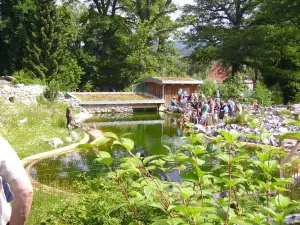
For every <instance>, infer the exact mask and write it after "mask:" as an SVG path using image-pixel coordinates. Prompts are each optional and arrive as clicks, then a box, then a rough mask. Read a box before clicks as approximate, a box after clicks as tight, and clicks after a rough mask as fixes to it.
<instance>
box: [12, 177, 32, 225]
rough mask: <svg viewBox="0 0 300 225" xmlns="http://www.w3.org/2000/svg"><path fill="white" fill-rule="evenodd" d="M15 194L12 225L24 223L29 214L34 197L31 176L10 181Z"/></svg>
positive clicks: (22, 224)
mask: <svg viewBox="0 0 300 225" xmlns="http://www.w3.org/2000/svg"><path fill="white" fill-rule="evenodd" d="M9 185H10V187H11V191H12V193H13V194H14V200H13V202H12V214H11V219H10V223H9V224H10V225H24V224H25V223H26V220H27V218H28V215H29V211H30V208H31V202H32V197H33V190H32V185H31V183H30V180H29V178H28V177H27V176H26V177H20V178H18V179H15V180H13V181H11V182H10V183H9Z"/></svg>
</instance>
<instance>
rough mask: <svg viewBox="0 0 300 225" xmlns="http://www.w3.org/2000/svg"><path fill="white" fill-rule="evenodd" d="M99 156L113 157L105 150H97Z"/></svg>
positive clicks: (101, 157)
mask: <svg viewBox="0 0 300 225" xmlns="http://www.w3.org/2000/svg"><path fill="white" fill-rule="evenodd" d="M97 156H98V157H99V158H100V159H105V158H111V155H110V154H109V153H108V152H104V151H99V152H97Z"/></svg>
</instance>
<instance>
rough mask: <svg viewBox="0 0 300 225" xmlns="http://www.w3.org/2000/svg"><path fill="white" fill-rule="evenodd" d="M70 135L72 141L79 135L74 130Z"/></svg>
mask: <svg viewBox="0 0 300 225" xmlns="http://www.w3.org/2000/svg"><path fill="white" fill-rule="evenodd" d="M70 137H71V138H72V140H73V141H79V136H78V134H77V133H76V132H75V131H72V132H71V134H70Z"/></svg>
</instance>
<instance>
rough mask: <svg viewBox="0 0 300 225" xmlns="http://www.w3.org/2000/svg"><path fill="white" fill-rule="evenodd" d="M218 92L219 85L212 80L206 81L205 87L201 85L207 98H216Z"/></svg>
mask: <svg viewBox="0 0 300 225" xmlns="http://www.w3.org/2000/svg"><path fill="white" fill-rule="evenodd" d="M217 90H218V85H217V84H214V83H213V80H212V79H209V78H208V79H205V80H204V82H203V85H201V92H202V93H203V94H204V95H205V96H206V97H208V96H211V97H214V96H216V92H217Z"/></svg>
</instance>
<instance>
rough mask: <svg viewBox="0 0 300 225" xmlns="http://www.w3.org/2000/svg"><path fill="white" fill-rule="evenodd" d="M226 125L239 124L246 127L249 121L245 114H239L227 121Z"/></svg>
mask: <svg viewBox="0 0 300 225" xmlns="http://www.w3.org/2000/svg"><path fill="white" fill-rule="evenodd" d="M225 123H226V124H239V125H242V126H244V125H246V124H247V120H246V118H245V115H244V114H237V115H236V116H235V117H232V118H230V119H228V120H226V121H225Z"/></svg>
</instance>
